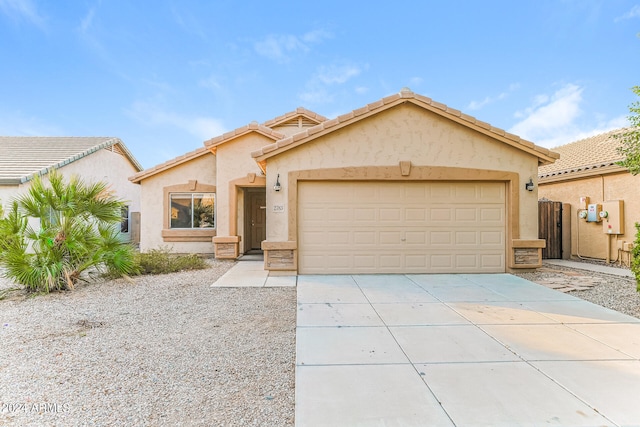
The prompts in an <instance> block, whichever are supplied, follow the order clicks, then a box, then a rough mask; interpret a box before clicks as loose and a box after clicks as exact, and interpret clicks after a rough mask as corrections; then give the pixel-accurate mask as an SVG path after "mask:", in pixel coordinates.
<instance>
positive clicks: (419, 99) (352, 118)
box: [251, 92, 560, 164]
mask: <svg viewBox="0 0 640 427" xmlns="http://www.w3.org/2000/svg"><path fill="white" fill-rule="evenodd" d="M403 95H404V94H403V93H402V92H401V93H400V94H396V95H392V96H390V97H387V98H383V99H381V100H379V101H377V102H374V103H371V104H368V105H366V106H364V107H362V108H359V109H356V110H354V111H351V112H349V113H347V114H344V115H341V116H338V117H337V118H335V119H331V120H327V121H325V122H323V123H320V124H319V125H317V126H314V127H311V128H308V129H307V130H306V132H301V133H300V134H294V135H292V136H290V137H288V138H285V139H283V140H281V141H279V142H278V143H276V144H275V147H264V148H263V149H262V150H258V151H254V152H253V153H251V155H252V157H253V158H254V159H255V161H256V162H259V163H260V162H265V161H266V160H267V159H269V158H270V157H273V156H276V155H278V154H280V153H282V152H284V151H287V150H290V149H292V148H295V147H297V146H300V145H302V144H304V143H307V142H309V141H311V140H314V139H316V138H319V137H321V136H323V135H325V134H327V133H331V132H333V131H336V130H338V129H341V128H343V127H345V126H348V125H350V124H352V123H354V122H356V121H360V120H363V119H365V118H367V117H371V116H373V115H376V114H378V113H381V112H383V111H386V110H388V109H390V108H393V107H395V106H397V105H400V104H405V103H412V104H414V105H418V106H420V107H422V108H424V109H426V110H428V111H430V112H433V113H435V114H438V115H440V116H442V117H444V118H447V119H449V120H452V121H455V122H457V123H459V124H461V125H463V126H466V127H468V128H470V129H473V130H475V131H477V132H480V133H482V134H484V135H487V136H489V137H491V138H493V139H497V140H499V141H501V142H504V143H506V144H508V145H510V146H512V147H515V148H517V149H519V150H522V151H525V152H527V153H529V154H531V155H534V156H536V157H537V158H538V162H539V164H551V163H554V162H555V161H556V159H558V158H559V157H560V155H559V154H558V153H555V152H552V151H550V150H548V149H546V148H543V147H539V146H537V145H535V144H534V143H532V142H530V141H526V140H523V139H521V138H520V137H518V136H516V135H512V134H509V133H507V132H506V131H504V130H502V129H498V128H495V127H493V126H491V125H489V124H488V123H485V122H481V121H479V120H476V119H475V118H474V117H472V116H468V115H466V114H463V113H461V112H460V111H458V110H454V109H452V108H449V107H447V106H446V105H444V104H440V103H437V102H434V101H432V100H431V99H430V98H427V97H424V96H421V95H413V93H411V95H412V96H403ZM265 149H266V150H268V151H266V152H265Z"/></svg>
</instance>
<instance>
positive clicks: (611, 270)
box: [544, 259, 634, 277]
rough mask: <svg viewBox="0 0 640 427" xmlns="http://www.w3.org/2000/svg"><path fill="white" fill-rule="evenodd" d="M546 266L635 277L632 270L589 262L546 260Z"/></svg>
mask: <svg viewBox="0 0 640 427" xmlns="http://www.w3.org/2000/svg"><path fill="white" fill-rule="evenodd" d="M544 263H545V264H551V265H558V266H560V267H569V268H576V269H578V270H587V271H595V272H598V273H604V274H611V275H613V276H622V277H634V275H633V273H632V272H631V270H627V269H625V268H617V267H608V266H606V265H599V264H591V263H588V262H580V261H568V260H564V259H545V260H544Z"/></svg>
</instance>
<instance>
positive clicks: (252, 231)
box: [245, 188, 267, 252]
mask: <svg viewBox="0 0 640 427" xmlns="http://www.w3.org/2000/svg"><path fill="white" fill-rule="evenodd" d="M266 205H267V195H266V192H265V189H264V188H257V189H248V190H246V194H245V207H246V210H245V218H247V221H246V227H245V236H246V239H247V245H246V246H245V252H248V251H251V250H260V249H261V244H262V241H263V240H265V239H266V238H267V206H266Z"/></svg>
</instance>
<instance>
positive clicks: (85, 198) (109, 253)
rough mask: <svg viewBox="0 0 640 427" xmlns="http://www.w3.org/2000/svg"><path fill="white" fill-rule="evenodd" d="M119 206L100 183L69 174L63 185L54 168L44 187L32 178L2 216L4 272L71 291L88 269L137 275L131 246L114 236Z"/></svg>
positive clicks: (37, 285)
mask: <svg viewBox="0 0 640 427" xmlns="http://www.w3.org/2000/svg"><path fill="white" fill-rule="evenodd" d="M124 205H125V204H124V201H122V200H119V199H117V198H116V197H115V196H114V195H113V193H112V192H111V191H109V188H108V185H107V184H106V183H104V182H97V183H85V182H84V181H83V180H82V179H80V178H79V177H77V176H74V177H72V178H71V179H70V180H69V182H68V183H66V182H65V181H64V179H63V177H62V174H60V173H59V172H57V171H53V172H50V173H49V185H45V183H44V182H43V180H42V179H41V178H40V177H36V178H35V179H34V180H33V182H32V185H31V187H30V188H29V191H28V192H27V193H25V194H24V195H22V196H19V197H17V198H16V199H15V200H14V202H13V204H12V206H11V209H10V210H9V212H8V213H7V215H6V217H5V218H3V219H2V220H1V222H2V223H3V224H2V225H0V230H1V231H0V238H2V241H3V243H2V244H1V245H0V251H1V252H2V256H1V257H0V264H1V265H2V266H3V267H4V268H5V276H7V277H8V278H10V279H13V280H14V281H16V282H18V283H20V284H22V285H24V286H25V287H26V288H27V289H28V290H31V291H43V292H50V291H53V290H65V289H73V288H74V286H75V285H76V283H77V282H78V281H79V280H84V279H86V278H87V276H88V272H90V271H97V272H108V273H111V274H113V275H115V276H123V275H128V274H132V273H136V271H137V264H136V262H135V257H134V248H133V247H132V246H131V245H130V244H128V243H126V242H124V241H122V240H121V239H120V236H119V225H120V219H121V209H122V207H123V206H124ZM34 222H37V225H36V224H34Z"/></svg>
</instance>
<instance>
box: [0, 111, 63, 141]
mask: <svg viewBox="0 0 640 427" xmlns="http://www.w3.org/2000/svg"><path fill="white" fill-rule="evenodd" d="M67 133H68V132H67V131H65V130H64V129H61V128H60V127H59V126H58V125H51V124H49V123H45V122H44V121H43V120H41V119H40V118H39V117H35V116H29V115H25V114H24V113H23V112H22V111H2V110H0V135H16V136H55V135H65V134H67Z"/></svg>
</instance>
